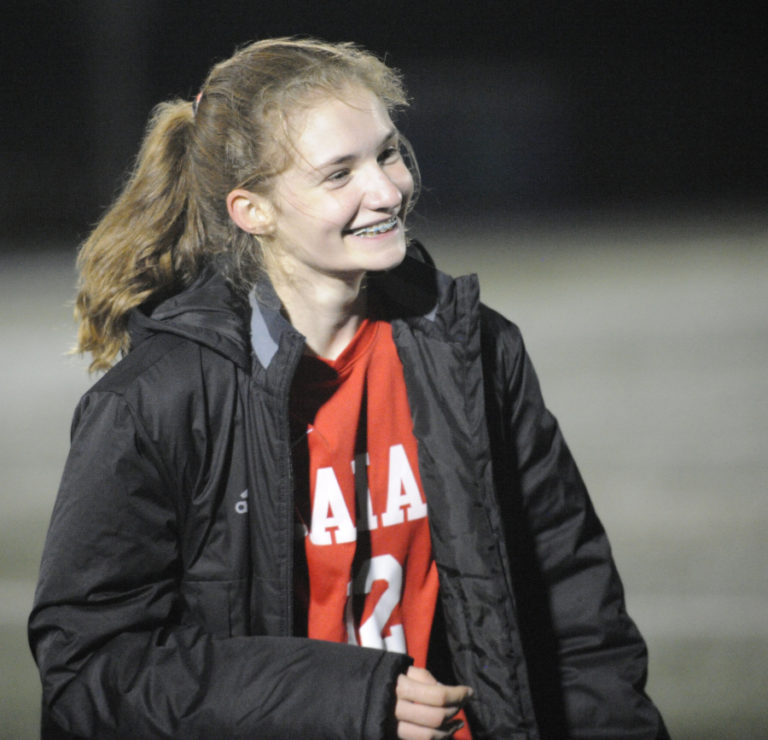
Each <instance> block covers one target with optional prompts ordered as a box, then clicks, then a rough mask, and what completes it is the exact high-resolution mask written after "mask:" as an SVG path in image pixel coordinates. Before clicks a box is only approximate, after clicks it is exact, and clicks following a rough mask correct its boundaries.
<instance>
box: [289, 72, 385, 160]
mask: <svg viewBox="0 0 768 740" xmlns="http://www.w3.org/2000/svg"><path fill="white" fill-rule="evenodd" d="M286 129H287V134H288V139H289V142H290V145H291V146H290V148H291V149H293V152H294V155H296V157H295V164H297V165H301V164H302V163H303V164H305V165H310V166H311V167H316V166H318V165H320V164H322V163H323V162H326V161H328V160H333V159H334V158H342V157H354V156H356V155H359V154H362V153H364V152H365V151H367V150H368V149H369V148H375V147H378V146H379V145H380V144H381V141H382V139H384V138H386V137H387V136H388V135H389V134H390V133H392V132H394V124H393V123H392V119H391V118H390V116H389V112H388V111H387V108H386V105H385V104H384V102H383V101H382V100H381V99H380V98H379V97H378V96H376V95H375V94H374V93H373V92H371V91H370V90H367V89H365V88H362V87H352V88H350V89H348V90H344V91H343V92H341V93H339V94H338V95H331V94H328V93H323V94H320V93H319V94H318V95H317V96H316V97H314V96H313V98H312V99H310V100H309V101H308V102H307V104H306V105H303V106H302V107H301V108H299V109H297V110H295V111H294V112H293V113H292V114H290V115H289V116H287V118H286Z"/></svg>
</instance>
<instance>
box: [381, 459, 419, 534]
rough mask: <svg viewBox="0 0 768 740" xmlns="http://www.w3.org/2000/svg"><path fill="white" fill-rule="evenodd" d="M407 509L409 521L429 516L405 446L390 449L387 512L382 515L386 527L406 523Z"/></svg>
mask: <svg viewBox="0 0 768 740" xmlns="http://www.w3.org/2000/svg"><path fill="white" fill-rule="evenodd" d="M405 509H407V510H408V521H409V522H412V521H413V520H414V519H423V518H424V517H425V516H426V515H427V505H426V503H424V501H422V500H421V494H420V493H419V486H418V484H417V483H416V478H415V476H414V475H413V470H411V464H410V463H409V462H408V457H407V455H406V454H405V448H404V447H403V445H392V447H390V448H389V484H388V488H387V510H386V511H385V512H384V513H383V514H382V515H381V521H382V523H383V524H384V526H385V527H391V526H392V525H393V524H402V523H403V522H404V521H405V511H404V510H405Z"/></svg>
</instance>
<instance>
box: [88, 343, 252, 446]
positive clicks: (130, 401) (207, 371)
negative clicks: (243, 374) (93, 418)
mask: <svg viewBox="0 0 768 740" xmlns="http://www.w3.org/2000/svg"><path fill="white" fill-rule="evenodd" d="M237 372H238V368H237V364H236V363H235V362H234V361H232V360H231V359H228V358H226V357H224V356H223V355H221V354H220V353H218V352H216V351H214V350H212V349H210V348H208V347H206V346H205V345H201V344H199V343H197V342H195V341H192V340H190V339H187V338H185V337H182V336H176V335H173V334H163V333H159V334H156V335H154V336H152V337H149V338H148V339H146V340H145V341H143V342H142V343H141V344H139V345H138V346H137V347H136V348H135V349H133V350H132V351H131V352H129V353H128V354H127V355H126V356H125V357H123V358H122V359H121V360H120V361H119V362H118V363H117V364H116V365H115V366H114V367H112V368H111V369H110V370H109V371H108V372H107V373H106V374H105V375H104V376H103V377H102V378H100V379H99V380H98V381H97V382H96V383H95V384H94V385H93V386H92V387H91V388H90V389H89V390H88V391H87V392H86V393H85V394H84V396H83V398H82V399H81V401H80V404H79V406H78V411H77V412H76V416H75V422H77V421H78V419H79V417H80V416H81V415H82V413H83V411H84V410H85V409H86V408H87V407H89V406H98V405H101V406H104V405H108V404H112V405H115V404H116V405H120V406H124V407H125V408H126V409H127V411H129V412H130V414H131V415H132V417H133V418H134V420H135V423H136V424H137V425H139V426H141V427H144V428H145V429H147V430H149V433H150V436H151V437H155V438H159V439H162V435H163V434H164V433H171V432H173V433H177V432H178V431H179V430H180V429H182V428H183V427H184V426H185V423H184V421H183V419H184V418H185V417H186V418H189V417H190V415H196V414H198V413H200V412H202V409H201V407H202V405H203V404H204V405H205V406H206V407H216V406H219V405H220V403H218V402H217V400H216V399H217V398H218V397H221V396H231V395H232V393H233V389H234V387H235V386H236V383H237ZM97 399H98V400H99V403H98V404H96V401H97ZM109 399H111V400H109ZM198 409H200V411H198Z"/></svg>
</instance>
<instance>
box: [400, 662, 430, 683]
mask: <svg viewBox="0 0 768 740" xmlns="http://www.w3.org/2000/svg"><path fill="white" fill-rule="evenodd" d="M405 675H406V676H408V678H412V679H413V680H414V681H419V682H420V683H430V684H436V683H437V679H436V678H435V677H434V676H433V675H432V674H431V673H430V672H429V671H428V670H427V669H426V668H417V667H416V666H415V665H412V666H409V668H408V670H407V672H406V674H405Z"/></svg>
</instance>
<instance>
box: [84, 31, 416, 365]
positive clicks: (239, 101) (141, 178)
mask: <svg viewBox="0 0 768 740" xmlns="http://www.w3.org/2000/svg"><path fill="white" fill-rule="evenodd" d="M350 83H352V84H359V85H362V86H363V87H365V88H367V89H369V90H371V91H372V92H373V93H374V94H375V95H376V96H377V97H379V98H380V99H381V100H382V101H383V102H384V104H385V105H386V107H387V110H388V111H389V112H390V113H392V112H394V111H395V110H396V109H397V108H400V107H403V106H405V105H406V104H407V100H406V94H405V90H404V88H403V84H402V80H401V78H400V76H399V74H398V72H397V71H395V70H393V69H391V68H390V67H388V66H387V65H386V64H384V63H383V62H382V61H380V60H379V59H378V58H376V57H375V56H374V55H373V54H371V53H369V52H367V51H365V50H363V49H360V48H359V47H357V46H355V45H354V44H350V43H340V44H330V43H324V42H321V41H317V40H314V39H296V38H279V39H269V40H265V41H258V42H256V43H253V44H250V45H248V46H245V47H243V48H242V49H240V50H239V51H237V52H236V53H235V54H234V55H233V56H232V57H231V58H229V59H227V60H226V61H223V62H221V63H219V64H217V65H215V66H214V67H213V68H212V69H211V71H210V73H209V75H208V78H207V79H206V81H205V83H204V85H203V87H202V89H201V92H200V95H199V96H198V98H197V100H196V102H195V103H192V102H190V101H184V100H174V101H170V102H165V103H161V104H160V105H158V106H157V107H156V108H155V110H154V111H153V114H152V116H151V118H150V121H149V125H148V127H147V132H146V134H145V137H144V141H143V143H142V146H141V149H140V151H139V154H138V156H137V158H136V162H135V165H134V168H133V170H132V172H131V174H130V177H129V179H128V180H127V182H126V184H125V186H124V188H123V190H122V192H121V193H120V194H119V196H118V197H117V199H116V200H115V202H114V203H113V204H112V206H111V207H110V208H109V210H108V211H107V212H106V213H105V215H104V216H103V217H102V219H101V221H100V222H99V223H98V225H97V226H96V228H95V229H94V231H93V232H92V234H91V235H90V236H89V238H88V239H87V240H86V241H85V242H84V243H83V245H82V248H81V250H80V253H79V256H78V261H77V264H78V268H79V271H80V280H79V285H78V293H77V298H76V303H75V317H76V318H77V319H78V321H79V329H78V337H77V347H76V351H79V352H90V353H91V354H92V357H93V361H92V362H91V370H106V369H107V368H109V367H110V366H111V364H112V363H113V362H114V360H115V358H116V357H117V356H118V354H120V353H125V352H127V351H128V350H129V348H130V340H129V337H128V332H127V321H128V313H129V312H130V311H131V310H132V309H134V308H136V307H137V306H140V305H142V304H152V303H156V302H158V301H160V300H162V299H163V298H164V297H166V296H168V295H172V294H173V293H176V292H178V291H180V290H182V289H183V288H184V287H185V286H187V285H189V284H190V283H191V282H192V281H193V280H194V279H195V277H197V276H198V275H199V274H200V272H201V270H202V269H203V268H205V267H206V266H207V265H209V264H211V263H215V264H216V265H217V268H218V269H220V270H221V271H223V272H224V273H225V274H226V275H227V277H228V278H230V280H231V281H232V283H233V284H234V285H235V287H236V288H243V287H245V286H247V285H249V284H250V283H252V281H253V280H254V278H255V276H256V274H257V272H258V270H259V268H260V264H261V259H260V255H259V253H260V245H259V244H258V243H257V242H256V240H255V239H254V237H253V236H252V235H251V234H247V233H245V232H243V231H241V230H240V229H238V228H237V227H236V226H235V224H234V223H233V222H232V220H231V219H230V218H229V214H228V212H227V207H226V196H227V194H228V193H229V192H231V191H232V190H233V189H235V188H246V189H248V190H251V191H253V192H257V193H260V194H263V195H267V194H269V192H270V187H271V184H272V181H273V178H274V177H275V176H276V175H277V174H279V173H280V172H282V171H283V170H284V169H285V168H286V167H287V166H288V165H289V164H290V155H289V147H287V146H286V143H287V142H282V141H281V136H280V135H279V134H278V132H280V131H284V130H285V118H286V116H287V115H288V114H289V113H290V112H291V111H293V110H295V109H296V108H297V106H302V105H308V104H311V101H312V100H313V99H314V98H313V95H316V94H317V93H327V94H331V95H340V94H341V93H342V92H343V90H344V89H345V88H348V87H349V85H350ZM410 159H411V162H412V166H413V167H414V168H415V161H414V160H413V158H412V157H411V158H410Z"/></svg>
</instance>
